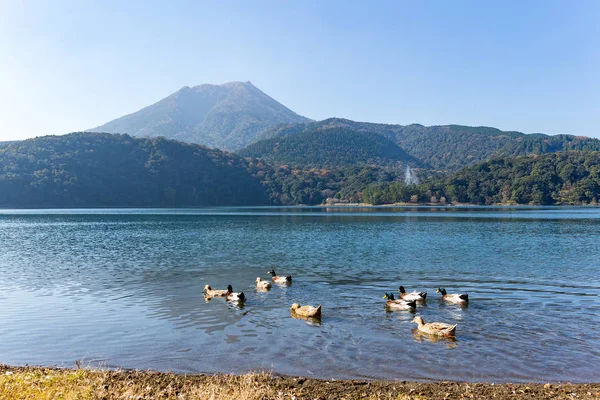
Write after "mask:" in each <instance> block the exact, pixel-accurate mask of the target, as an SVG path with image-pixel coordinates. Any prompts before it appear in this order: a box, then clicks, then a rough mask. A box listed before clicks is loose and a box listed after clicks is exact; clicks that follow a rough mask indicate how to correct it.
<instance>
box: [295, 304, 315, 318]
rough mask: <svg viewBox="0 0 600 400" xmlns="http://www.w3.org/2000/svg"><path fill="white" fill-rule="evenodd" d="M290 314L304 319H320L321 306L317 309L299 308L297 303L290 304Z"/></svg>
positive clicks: (311, 307) (310, 307)
mask: <svg viewBox="0 0 600 400" xmlns="http://www.w3.org/2000/svg"><path fill="white" fill-rule="evenodd" d="M290 311H291V313H292V314H295V315H297V316H300V317H306V318H321V305H318V306H317V307H313V306H300V304H298V303H294V304H292V306H291V307H290Z"/></svg>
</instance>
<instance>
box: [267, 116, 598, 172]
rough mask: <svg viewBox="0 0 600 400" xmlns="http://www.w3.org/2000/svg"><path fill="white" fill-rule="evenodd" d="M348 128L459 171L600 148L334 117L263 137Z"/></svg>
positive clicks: (556, 139)
mask: <svg viewBox="0 0 600 400" xmlns="http://www.w3.org/2000/svg"><path fill="white" fill-rule="evenodd" d="M331 129H335V130H348V131H355V132H364V133H366V134H377V135H382V136H384V137H386V138H388V139H390V140H391V141H393V142H394V143H396V144H397V145H398V146H399V147H400V148H401V149H402V150H404V151H405V152H406V153H407V154H408V155H410V156H412V157H414V158H415V159H418V160H420V161H421V162H422V163H423V165H428V166H430V167H431V168H434V169H437V170H445V171H457V170H459V169H460V168H463V167H465V166H468V165H473V164H475V163H477V162H479V161H483V160H486V159H488V158H490V157H493V156H511V155H525V154H542V153H550V152H556V151H567V150H600V140H598V139H593V138H587V137H577V136H571V135H556V136H548V135H544V134H531V135H526V134H523V133H521V132H512V131H501V130H499V129H496V128H490V127H470V126H462V125H443V126H423V125H418V124H412V125H406V126H402V125H391V124H375V123H369V122H356V121H351V120H347V119H341V118H330V119H326V120H323V121H318V122H313V123H309V124H287V125H279V126H276V127H273V128H270V129H268V130H266V131H265V132H263V133H262V134H261V135H259V136H258V139H259V140H260V139H267V138H274V137H283V136H285V137H288V136H289V137H293V136H294V135H298V134H299V133H301V132H304V131H327V130H331Z"/></svg>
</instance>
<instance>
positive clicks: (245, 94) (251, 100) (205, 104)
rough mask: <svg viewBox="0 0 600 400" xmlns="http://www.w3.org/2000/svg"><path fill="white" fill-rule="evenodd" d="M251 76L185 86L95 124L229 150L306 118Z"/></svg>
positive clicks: (102, 128) (109, 130) (113, 130)
mask: <svg viewBox="0 0 600 400" xmlns="http://www.w3.org/2000/svg"><path fill="white" fill-rule="evenodd" d="M310 121H311V120H310V119H308V118H305V117H303V116H301V115H298V114H296V113H295V112H293V111H292V110H290V109H289V108H287V107H285V106H284V105H282V104H280V103H279V102H277V101H276V100H274V99H273V98H271V97H269V96H268V95H267V94H265V93H264V92H263V91H261V90H260V89H258V88H257V87H256V86H254V85H253V84H252V83H251V82H250V81H246V82H240V81H233V82H227V83H223V84H220V85H215V84H202V85H198V86H193V87H190V86H183V87H182V88H181V89H179V90H178V91H177V92H175V93H173V94H171V95H170V96H168V97H166V98H164V99H162V100H160V101H158V102H157V103H155V104H152V105H150V106H148V107H145V108H143V109H141V110H139V111H137V112H135V113H132V114H129V115H126V116H124V117H121V118H118V119H115V120H113V121H110V122H108V123H106V124H104V125H101V126H99V127H96V128H94V129H91V131H96V132H107V133H128V134H130V135H133V136H141V137H154V136H164V137H167V138H170V139H177V140H180V141H185V142H191V143H199V144H203V145H206V146H211V147H218V148H221V149H224V150H236V149H239V148H242V147H244V146H246V145H248V144H250V143H252V142H253V141H254V140H255V138H256V137H257V135H258V134H259V133H260V132H262V131H264V130H265V129H268V128H270V127H273V126H275V125H278V124H288V123H306V122H310Z"/></svg>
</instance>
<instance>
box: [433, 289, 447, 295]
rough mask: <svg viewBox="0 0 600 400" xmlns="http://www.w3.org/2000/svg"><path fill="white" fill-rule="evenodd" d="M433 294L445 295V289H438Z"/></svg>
mask: <svg viewBox="0 0 600 400" xmlns="http://www.w3.org/2000/svg"><path fill="white" fill-rule="evenodd" d="M435 292H436V293H441V294H442V296H445V295H446V289H444V288H438V289H437V290H436V291H435Z"/></svg>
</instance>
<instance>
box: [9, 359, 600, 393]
mask: <svg viewBox="0 0 600 400" xmlns="http://www.w3.org/2000/svg"><path fill="white" fill-rule="evenodd" d="M0 398H2V399H59V398H60V399H237V400H245V399H248V400H250V399H296V400H300V399H395V400H408V399H465V398H467V399H469V398H473V399H600V383H592V384H570V383H560V384H558V383H545V384H544V383H531V384H493V383H463V382H406V381H357V380H350V381H338V380H319V379H311V378H293V377H278V376H274V375H271V374H268V373H253V374H245V375H183V374H172V373H162V372H144V371H105V370H91V369H57V368H44V367H10V366H5V365H0Z"/></svg>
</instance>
